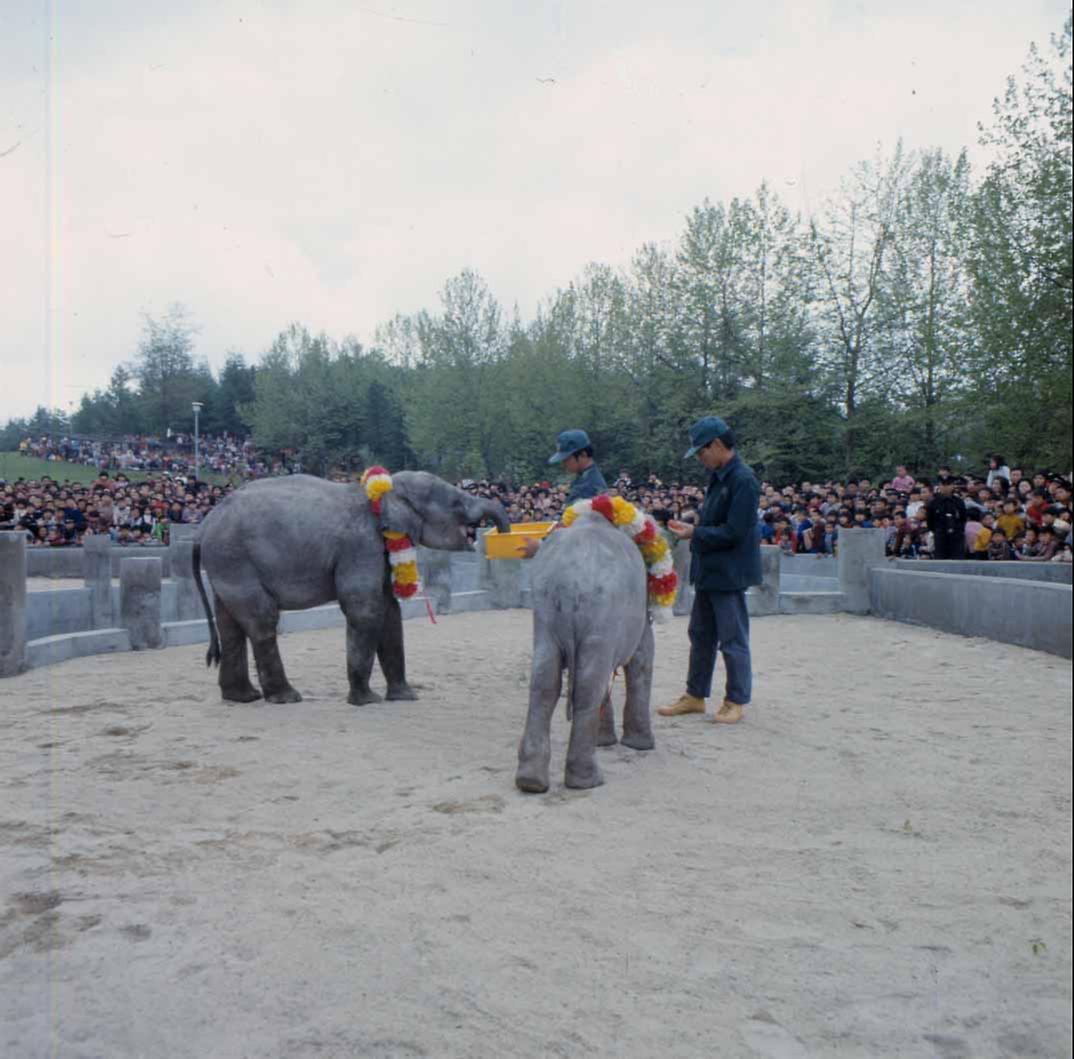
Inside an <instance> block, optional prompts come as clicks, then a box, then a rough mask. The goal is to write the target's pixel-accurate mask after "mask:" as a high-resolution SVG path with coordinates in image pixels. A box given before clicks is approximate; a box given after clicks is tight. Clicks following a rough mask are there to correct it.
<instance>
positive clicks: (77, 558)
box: [26, 548, 82, 578]
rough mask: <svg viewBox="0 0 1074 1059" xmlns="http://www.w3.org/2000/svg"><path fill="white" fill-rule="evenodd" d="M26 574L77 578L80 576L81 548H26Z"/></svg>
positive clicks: (30, 575)
mask: <svg viewBox="0 0 1074 1059" xmlns="http://www.w3.org/2000/svg"><path fill="white" fill-rule="evenodd" d="M26 576H27V577H54V578H79V577H81V576H82V549H81V548H27V549H26Z"/></svg>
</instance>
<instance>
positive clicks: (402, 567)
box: [361, 467, 421, 599]
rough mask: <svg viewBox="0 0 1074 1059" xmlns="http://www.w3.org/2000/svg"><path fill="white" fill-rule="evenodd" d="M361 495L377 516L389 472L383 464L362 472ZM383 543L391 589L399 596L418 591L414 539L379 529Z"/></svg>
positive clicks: (387, 489) (389, 479) (389, 484)
mask: <svg viewBox="0 0 1074 1059" xmlns="http://www.w3.org/2000/svg"><path fill="white" fill-rule="evenodd" d="M361 481H362V485H364V486H365V495H366V496H367V497H369V507H370V508H371V509H372V511H373V514H374V515H376V516H377V518H380V503H381V497H383V496H384V494H385V493H387V492H390V491H391V488H392V476H391V475H390V474H389V473H388V472H387V471H386V470H385V469H384V468H383V467H370V468H369V469H368V470H367V471H366V472H365V473H364V474H363V475H362V479H361ZM381 533H382V534H383V535H384V544H385V547H386V548H387V550H388V564H389V565H390V566H391V568H392V592H394V593H395V595H396V596H398V597H399V599H409V598H410V597H411V596H413V595H416V594H417V593H418V592H419V591H421V579H420V578H419V577H418V553H417V552H416V551H415V550H414V542H413V541H412V540H411V539H410V538H409V537H408V536H407V535H406V534H405V533H396V532H395V531H394V530H381Z"/></svg>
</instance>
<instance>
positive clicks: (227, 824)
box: [0, 611, 1071, 1059]
mask: <svg viewBox="0 0 1074 1059" xmlns="http://www.w3.org/2000/svg"><path fill="white" fill-rule="evenodd" d="M406 636H407V641H408V649H409V657H410V660H411V666H410V668H411V677H412V679H413V680H414V681H416V682H418V683H420V684H422V685H424V689H423V691H422V696H423V697H422V700H421V701H420V702H416V703H397V704H382V705H376V706H370V707H366V708H364V709H355V708H353V707H350V706H348V705H346V703H345V701H344V695H345V692H346V685H345V679H344V674H343V659H342V643H343V634H342V633H341V632H340V631H338V630H331V631H325V632H316V633H307V634H299V635H292V636H289V637H286V638H285V639H284V640H283V641H282V643H283V652H284V657H285V660H286V661H287V663H288V664H289V669H290V673H291V676H292V679H293V681H294V683H295V684H296V686H298V687H299V688H300V689H301V690H302V691H303V692H304V693H305V694H306V696H307V697H306V701H305V702H304V703H302V704H300V705H297V706H290V707H288V706H264V705H253V706H230V705H223V704H222V703H221V702H220V700H219V699H218V697H217V694H216V688H215V684H214V678H213V676H212V675H211V674H209V673H208V672H207V671H206V670H205V668H204V665H203V662H202V659H203V656H204V651H205V648H204V647H203V646H199V647H190V648H177V649H172V650H169V651H160V652H146V653H143V654H131V655H122V656H101V657H97V658H90V659H82V660H77V661H72V662H69V663H66V664H64V665H62V666H58V667H55V668H52V669H47V670H38V671H35V672H32V673H29V674H27V675H25V676H22V677H19V678H15V679H12V680H9V681H6V682H4V683H3V684H2V685H0V707H2V708H0V764H2V772H0V790H2V794H0V901H2V904H0V1053H2V1054H3V1055H5V1056H11V1057H18V1059H32V1057H38V1056H42V1057H43V1056H65V1057H66V1056H107V1057H117V1056H169V1057H173V1056H182V1057H185V1056H191V1057H193V1056H197V1057H206V1056H211V1057H232V1056H235V1057H238V1056H243V1057H247V1056H249V1057H261V1056H268V1057H295V1056H363V1057H365V1056H380V1057H388V1056H391V1057H397V1056H398V1057H414V1056H430V1057H440V1056H480V1057H484V1056H489V1057H506V1056H512V1057H514V1056H583V1055H585V1056H591V1055H599V1056H632V1057H633V1056H637V1057H646V1059H649V1057H666V1056H690V1057H693V1056H766V1057H796V1056H804V1055H815V1056H832V1055H835V1056H896V1055H897V1056H916V1055H922V1056H925V1055H938V1056H942V1057H945V1059H954V1057H959V1056H1036V1055H1040V1056H1058V1055H1069V1054H1070V1047H1071V1043H1070V1042H1071V903H1070V902H1071V813H1070V810H1071V665H1070V663H1069V662H1066V661H1063V660H1061V659H1057V658H1053V657H1051V656H1048V655H1044V654H1038V653H1035V652H1030V651H1025V650H1022V649H1019V648H1016V647H1009V646H1005V645H1001V644H994V643H988V642H983V641H973V640H964V639H960V638H957V637H951V636H944V635H940V634H936V633H933V632H931V631H928V630H921V629H914V628H909V627H906V626H900V625H892V624H885V623H881V622H878V621H874V620H872V619H868V618H852V617H849V616H845V615H838V616H831V617H777V618H766V619H762V620H758V621H756V622H755V623H754V633H753V640H754V648H755V656H756V658H755V661H756V668H757V670H758V677H757V685H756V696H755V706H754V708H753V709H752V710H751V712H750V714H749V716H748V720H747V722H746V723H744V724H742V725H740V726H738V727H737V728H733V729H729V728H723V727H719V728H717V727H716V726H714V725H711V724H709V723H707V721H705V720H702V719H701V718H699V717H696V716H695V717H691V718H684V719H680V720H674V721H672V720H665V719H662V718H657V719H656V722H655V729H656V737H657V748H656V750H654V751H652V752H650V753H637V752H634V751H630V750H626V749H623V748H621V747H613V748H609V749H606V750H602V751H600V752H599V753H600V760H601V761H602V763H603V767H604V770H605V775H606V779H607V784H606V786H604V787H602V788H599V789H596V790H593V791H586V792H569V791H566V790H564V789H563V787H562V768H563V752H564V744H565V736H566V726H565V721H564V719H563V717H562V712H560V714H559V715H557V719H556V723H555V728H554V737H555V739H554V756H553V769H554V773H553V775H554V779H555V783H554V786H553V788H552V790H551V791H550V792H549V793H548V794H547V795H536V796H535V795H522V794H520V793H518V792H516V791H515V789H514V787H513V774H514V764H515V748H516V745H517V741H518V738H519V736H520V734H521V729H522V719H523V715H524V711H525V704H526V686H527V681H528V672H527V668H528V659H529V649H530V644H529V641H530V616H529V614H528V613H526V612H521V611H517V612H500V613H495V612H494V613H481V614H473V615H459V616H455V617H449V618H444V619H441V621H440V623H439V624H437V625H436V626H432V625H430V624H429V623H428V622H424V621H411V622H408V623H407V626H406ZM657 650H658V658H657V681H656V688H655V694H654V699H655V702H657V703H659V702H661V701H666V700H670V699H671V698H673V697H674V696H675V695H677V694H678V692H679V691H680V690H681V688H680V682H681V679H682V674H683V672H684V666H685V659H686V650H687V647H686V629H685V621H684V620H683V619H679V620H677V621H676V622H675V623H673V624H672V625H670V626H665V627H661V628H660V629H659V633H658V649H657ZM621 690H622V689H621V686H620V687H617V692H618V693H619V694H620V695H621Z"/></svg>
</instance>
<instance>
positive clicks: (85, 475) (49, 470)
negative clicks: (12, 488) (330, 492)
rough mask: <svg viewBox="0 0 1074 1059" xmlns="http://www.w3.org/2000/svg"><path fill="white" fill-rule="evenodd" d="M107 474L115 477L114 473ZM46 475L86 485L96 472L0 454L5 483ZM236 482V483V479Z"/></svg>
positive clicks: (211, 477) (141, 476)
mask: <svg viewBox="0 0 1074 1059" xmlns="http://www.w3.org/2000/svg"><path fill="white" fill-rule="evenodd" d="M109 473H110V474H111V475H112V477H115V472H114V471H110V472H109ZM125 473H126V475H127V477H128V478H129V479H130V480H131V481H132V482H141V481H144V480H145V479H146V478H150V477H152V476H153V474H152V472H148V473H147V472H146V471H126V472H125ZM46 474H47V475H48V476H49V477H50V478H52V479H53V480H54V481H57V482H63V481H69V482H77V483H79V484H81V485H86V484H88V483H90V482H92V481H93V480H94V479H95V478H96V477H97V470H96V468H94V467H85V466H83V465H82V464H79V463H64V462H63V461H62V460H54V461H50V460H39V459H38V458H37V457H36V456H21V455H19V453H17V452H0V478H3V479H4V480H5V481H7V482H14V481H15V479H16V478H28V479H31V480H33V479H39V478H41V477H42V476H44V475H46ZM202 480H203V481H206V482H211V483H212V484H213V485H226V484H227V478H226V477H224V476H221V475H219V474H205V473H204V472H202ZM236 481H238V479H237V478H236Z"/></svg>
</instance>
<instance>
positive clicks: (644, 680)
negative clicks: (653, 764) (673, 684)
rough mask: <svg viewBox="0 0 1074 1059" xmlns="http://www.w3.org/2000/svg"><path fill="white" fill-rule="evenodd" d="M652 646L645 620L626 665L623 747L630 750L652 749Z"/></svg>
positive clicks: (649, 629)
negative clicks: (642, 631)
mask: <svg viewBox="0 0 1074 1059" xmlns="http://www.w3.org/2000/svg"><path fill="white" fill-rule="evenodd" d="M655 655H656V644H655V642H654V640H653V627H652V625H651V624H650V623H649V622H648V621H646V623H645V632H644V633H643V635H642V638H641V643H640V644H639V645H638V649H637V650H636V651H635V652H634V657H633V658H632V659H631V660H630V661H629V662H627V664H626V667H625V668H626V706H625V707H624V709H623V746H629V747H631V748H632V749H634V750H652V748H653V747H654V746H656V743H655V742H654V740H653V725H652V714H651V712H650V709H649V703H650V695H651V693H652V687H653V658H654V657H655Z"/></svg>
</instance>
